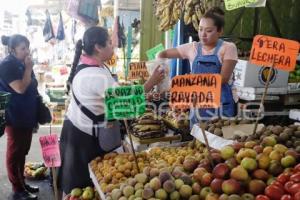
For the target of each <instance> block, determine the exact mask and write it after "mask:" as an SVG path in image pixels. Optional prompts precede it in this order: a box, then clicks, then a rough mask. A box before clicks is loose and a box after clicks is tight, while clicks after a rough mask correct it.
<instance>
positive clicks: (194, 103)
mask: <svg viewBox="0 0 300 200" xmlns="http://www.w3.org/2000/svg"><path fill="white" fill-rule="evenodd" d="M221 82H222V79H221V76H220V75H219V74H189V75H180V76H175V77H174V78H173V79H172V88H171V97H170V106H171V107H173V108H174V107H175V108H183V109H185V108H190V107H196V108H218V107H220V98H221Z"/></svg>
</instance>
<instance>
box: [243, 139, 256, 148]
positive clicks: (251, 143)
mask: <svg viewBox="0 0 300 200" xmlns="http://www.w3.org/2000/svg"><path fill="white" fill-rule="evenodd" d="M255 145H257V143H256V142H255V141H247V142H245V145H244V146H245V148H249V149H252V148H253V147H254V146H255Z"/></svg>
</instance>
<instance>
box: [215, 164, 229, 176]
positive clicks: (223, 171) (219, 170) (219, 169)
mask: <svg viewBox="0 0 300 200" xmlns="http://www.w3.org/2000/svg"><path fill="white" fill-rule="evenodd" d="M229 172H230V169H229V167H228V165H227V164H225V163H219V164H217V166H215V168H214V169H213V171H212V174H213V176H214V178H220V179H226V178H227V177H228V175H229Z"/></svg>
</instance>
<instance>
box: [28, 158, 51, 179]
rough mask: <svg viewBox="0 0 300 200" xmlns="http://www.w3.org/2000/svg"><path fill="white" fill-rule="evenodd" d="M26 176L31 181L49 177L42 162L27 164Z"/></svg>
mask: <svg viewBox="0 0 300 200" xmlns="http://www.w3.org/2000/svg"><path fill="white" fill-rule="evenodd" d="M24 176H25V177H26V178H30V179H42V178H45V177H46V176H47V167H45V165H44V163H42V162H27V163H25V167H24Z"/></svg>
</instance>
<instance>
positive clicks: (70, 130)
mask: <svg viewBox="0 0 300 200" xmlns="http://www.w3.org/2000/svg"><path fill="white" fill-rule="evenodd" d="M82 50H83V52H82ZM112 54H113V47H112V44H111V39H110V37H109V35H108V32H107V30H106V29H104V28H102V27H91V28H89V29H87V30H86V31H85V33H84V35H83V40H82V41H81V40H79V41H78V42H77V44H76V52H75V57H74V61H73V65H72V71H71V74H70V77H69V82H70V83H72V85H71V87H70V88H71V91H72V94H71V102H70V105H69V107H68V111H67V113H66V118H65V120H64V124H63V129H62V133H61V140H60V152H61V157H62V165H61V168H60V170H59V185H60V189H61V190H62V192H63V193H64V194H69V193H70V192H71V190H72V189H73V188H78V187H79V188H83V187H87V186H92V185H93V184H92V181H91V179H90V176H89V171H88V163H89V162H90V161H91V160H93V159H94V158H96V157H97V156H101V155H104V154H105V153H107V152H110V151H112V150H114V149H116V148H117V147H119V146H120V142H121V136H120V127H119V122H118V121H111V122H107V123H106V122H105V123H104V118H105V116H104V114H105V113H104V93H105V90H106V89H107V88H110V87H114V86H118V85H117V83H116V82H115V80H114V78H113V77H112V74H111V73H110V71H109V69H108V68H107V67H106V66H105V64H104V62H105V61H107V60H109V59H110V58H111V56H112ZM78 63H79V65H78ZM163 78H164V72H162V71H160V70H159V69H158V67H157V68H156V70H155V72H154V74H153V75H152V76H151V77H150V78H149V80H148V81H147V82H146V83H145V84H144V87H145V92H148V91H150V90H151V89H152V87H153V86H154V85H156V84H157V83H159V82H160V81H161V80H162V79H163ZM99 124H100V125H99Z"/></svg>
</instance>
